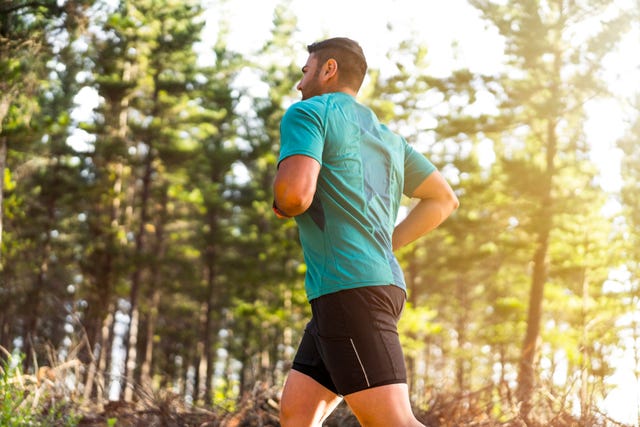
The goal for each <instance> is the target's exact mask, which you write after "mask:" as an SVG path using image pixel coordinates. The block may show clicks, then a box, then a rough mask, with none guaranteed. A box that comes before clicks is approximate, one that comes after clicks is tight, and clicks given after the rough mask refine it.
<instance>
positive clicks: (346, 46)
mask: <svg viewBox="0 0 640 427" xmlns="http://www.w3.org/2000/svg"><path fill="white" fill-rule="evenodd" d="M307 51H308V52H309V54H312V53H313V54H315V55H316V57H317V58H318V64H319V65H322V64H324V63H325V62H326V61H327V60H329V59H330V58H333V59H335V60H336V62H337V63H338V78H339V81H340V83H341V84H344V85H346V86H349V87H350V88H352V89H355V91H356V92H357V91H358V90H359V89H360V86H362V81H363V80H364V75H365V73H366V72H367V59H366V58H365V56H364V52H363V51H362V48H361V47H360V45H359V44H358V43H357V42H355V41H353V40H351V39H348V38H346V37H334V38H331V39H327V40H323V41H319V42H316V43H312V44H310V45H309V46H307Z"/></svg>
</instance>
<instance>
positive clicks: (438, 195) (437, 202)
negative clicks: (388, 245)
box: [393, 170, 460, 251]
mask: <svg viewBox="0 0 640 427" xmlns="http://www.w3.org/2000/svg"><path fill="white" fill-rule="evenodd" d="M411 197H415V198H418V199H420V201H419V202H418V204H417V205H416V206H415V207H414V208H413V209H412V210H411V211H410V212H409V214H408V215H407V217H406V218H405V219H404V220H403V221H402V222H400V223H399V224H398V225H397V226H396V228H395V230H394V231H393V250H394V251H395V250H396V249H399V248H401V247H403V246H405V245H408V244H409V243H411V242H413V241H414V240H416V239H418V238H419V237H422V236H424V235H425V234H427V233H428V232H429V231H431V230H433V229H435V228H436V227H437V226H439V225H440V224H442V223H443V222H444V220H445V219H447V218H448V217H449V215H451V213H452V212H453V211H454V210H456V209H457V208H458V206H459V204H460V202H459V201H458V197H457V196H456V194H455V193H454V192H453V189H452V188H451V186H450V185H449V183H448V182H447V181H446V180H445V179H444V177H443V176H442V174H441V173H440V172H438V171H437V170H436V171H433V172H432V173H431V174H430V175H429V176H428V177H427V178H425V180H424V181H422V183H421V184H420V185H418V187H417V188H416V189H415V190H414V192H413V194H411Z"/></svg>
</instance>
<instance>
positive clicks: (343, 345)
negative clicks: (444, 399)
mask: <svg viewBox="0 0 640 427" xmlns="http://www.w3.org/2000/svg"><path fill="white" fill-rule="evenodd" d="M405 298H406V294H405V292H404V290H403V289H401V288H399V287H397V286H393V285H388V286H368V287H363V288H356V289H349V290H344V291H340V292H336V293H332V294H329V295H324V296H321V297H319V298H316V299H313V300H312V301H311V311H312V313H313V316H312V318H311V321H310V322H309V323H308V324H307V327H306V329H305V332H304V335H303V337H302V341H301V343H300V347H298V352H297V354H296V357H295V358H294V360H293V369H295V370H296V371H299V372H302V373H303V374H306V375H308V376H310V377H311V378H313V379H314V380H316V381H317V382H319V383H320V384H322V385H323V386H324V387H326V388H328V389H329V390H331V391H333V392H334V393H336V394H339V395H343V396H344V395H348V394H351V393H355V392H357V391H360V390H364V389H367V388H372V387H377V386H381V385H387V384H397V383H406V382H407V374H406V369H405V365H404V357H403V354H402V348H401V347H400V340H399V338H398V329H397V324H398V319H399V318H400V314H401V313H402V309H403V307H404V302H405Z"/></svg>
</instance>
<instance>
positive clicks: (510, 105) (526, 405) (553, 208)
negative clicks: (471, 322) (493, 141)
mask: <svg viewBox="0 0 640 427" xmlns="http://www.w3.org/2000/svg"><path fill="white" fill-rule="evenodd" d="M471 4H472V5H474V6H475V7H477V8H478V9H479V10H480V11H481V12H482V15H483V17H484V18H485V19H486V20H488V21H489V22H491V23H492V24H493V25H495V27H496V28H497V29H498V30H499V32H500V34H501V35H502V36H503V37H504V38H505V43H506V45H505V49H506V51H505V53H506V55H507V69H508V71H507V73H506V74H505V75H504V78H503V80H502V82H501V84H502V85H503V86H504V87H505V92H506V93H507V95H508V98H507V99H506V101H505V102H504V103H503V104H502V105H501V106H500V107H501V109H502V110H503V111H505V113H507V115H508V116H510V117H511V124H510V126H511V128H510V129H508V130H506V131H505V132H504V133H503V136H502V138H501V147H500V148H501V149H502V150H501V152H500V153H499V155H500V157H501V159H500V161H501V162H503V164H504V165H505V172H506V175H505V178H507V182H508V187H507V194H510V195H511V196H510V197H514V200H518V201H519V203H518V205H520V206H521V207H522V209H521V210H520V211H519V212H518V213H517V214H515V215H514V217H515V218H516V219H517V221H518V223H519V224H521V225H520V226H521V227H523V228H524V230H525V231H526V233H527V234H528V235H529V236H531V239H532V241H533V245H532V247H531V250H532V257H531V263H532V268H531V276H530V295H529V308H528V313H527V323H526V332H525V336H524V339H523V342H522V350H521V351H522V353H521V357H520V362H519V369H518V390H517V395H518V398H519V399H520V401H521V402H522V406H521V413H522V415H523V417H524V418H525V419H529V415H530V412H531V410H532V403H533V396H534V391H535V389H536V358H537V356H538V354H539V350H540V348H539V340H540V336H541V330H540V328H541V323H542V319H543V300H544V290H545V285H546V284H547V283H548V281H549V265H550V264H549V263H550V253H549V251H550V245H552V244H553V242H554V239H555V238H557V237H556V236H557V234H556V230H557V228H558V226H559V225H560V223H559V216H560V215H561V214H562V213H564V212H566V211H567V209H568V208H569V207H568V206H567V203H566V197H567V195H568V194H567V193H568V192H570V190H569V189H571V188H573V189H575V188H582V187H589V186H590V185H591V178H592V176H591V174H589V173H580V172H578V173H577V175H576V176H575V178H574V179H573V180H572V181H567V180H568V179H569V177H571V175H572V173H574V172H575V171H577V170H578V169H576V166H578V165H580V164H582V163H584V162H585V161H586V160H585V156H584V154H583V153H585V152H586V150H585V138H584V135H583V134H582V132H581V130H580V123H582V122H583V121H584V110H583V106H584V103H585V101H586V100H587V99H589V98H591V97H594V96H597V95H601V94H604V93H605V92H606V90H605V87H604V85H603V83H602V82H601V81H599V78H598V70H599V69H600V66H601V65H600V64H601V59H602V58H603V56H604V55H605V54H606V53H607V52H608V51H609V50H610V49H611V47H612V46H613V44H614V43H615V42H616V41H617V39H618V37H619V35H620V28H624V27H625V25H626V23H627V22H628V16H627V15H625V14H624V13H621V12H620V11H619V10H616V8H615V2H608V1H607V2H599V1H598V2H589V1H585V2H572V1H563V0H558V1H535V2H525V3H522V2H507V3H497V2H490V1H484V0H472V1H471ZM605 11H609V12H613V15H607V16H606V17H605V15H604V12H605ZM611 16H613V17H611ZM593 19H600V20H601V24H600V25H599V26H598V27H595V28H596V30H595V31H592V32H590V33H586V35H585V33H584V32H581V31H579V30H580V29H581V28H580V25H585V24H589V23H590V22H592V21H590V20H593ZM583 28H584V27H582V29H583ZM581 37H582V39H580V38H581ZM502 144H504V145H502ZM574 194H575V191H574ZM558 237H559V236H558Z"/></svg>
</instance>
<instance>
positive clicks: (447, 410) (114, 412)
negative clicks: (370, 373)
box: [77, 388, 630, 427]
mask: <svg viewBox="0 0 640 427" xmlns="http://www.w3.org/2000/svg"><path fill="white" fill-rule="evenodd" d="M469 397H470V396H469V395H466V396H449V397H447V398H443V397H439V398H436V399H434V400H433V401H432V402H431V403H430V405H429V409H428V410H418V411H417V412H416V416H417V418H418V419H419V420H420V421H422V423H423V424H425V425H426V426H428V427H461V426H467V427H542V426H545V427H630V426H626V425H624V424H620V423H617V422H615V421H613V420H611V419H610V418H608V417H607V416H605V415H604V414H601V413H595V414H592V415H591V416H590V417H589V419H588V420H584V419H580V418H577V417H575V416H574V415H571V414H570V413H568V412H567V411H564V410H559V411H553V410H551V409H547V410H539V409H538V410H536V411H535V416H534V417H533V418H534V419H532V420H530V421H529V422H528V423H525V422H524V421H523V420H522V419H521V418H520V417H519V416H517V415H515V416H513V417H508V416H507V417H505V415H504V413H503V414H502V416H501V417H500V418H501V419H496V416H495V415H493V414H494V413H495V411H493V409H494V408H491V407H488V406H486V405H484V406H482V405H479V404H478V403H477V402H474V399H473V398H469ZM278 408H279V402H278V393H277V391H275V390H271V389H266V388H258V389H257V390H256V391H254V392H253V393H252V394H251V395H249V396H246V397H245V398H244V399H242V400H241V402H240V403H239V404H238V406H237V407H236V409H235V410H234V411H233V412H230V411H228V410H224V409H211V408H210V409H203V408H194V407H190V408H187V407H186V406H185V405H184V404H183V403H182V402H181V400H180V398H178V397H177V396H169V395H166V396H165V397H163V398H155V399H153V400H148V401H147V402H146V403H145V404H142V403H140V402H138V403H136V404H132V403H124V402H111V403H109V404H107V405H106V406H104V407H103V408H102V410H101V411H94V412H89V413H85V414H84V415H83V416H82V418H81V419H80V420H79V423H78V424H77V425H79V426H84V427H102V426H117V427H120V426H122V427H141V426H158V427H279V426H280V423H279V422H278ZM359 425H360V424H359V423H358V421H357V420H356V418H355V416H354V415H353V413H352V412H351V411H350V409H349V408H348V407H347V406H346V405H345V404H344V403H342V404H341V405H340V406H338V408H337V409H336V410H335V411H334V412H333V414H332V415H331V416H330V417H329V419H328V420H327V421H326V422H325V423H324V426H325V427H358V426H359Z"/></svg>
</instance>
